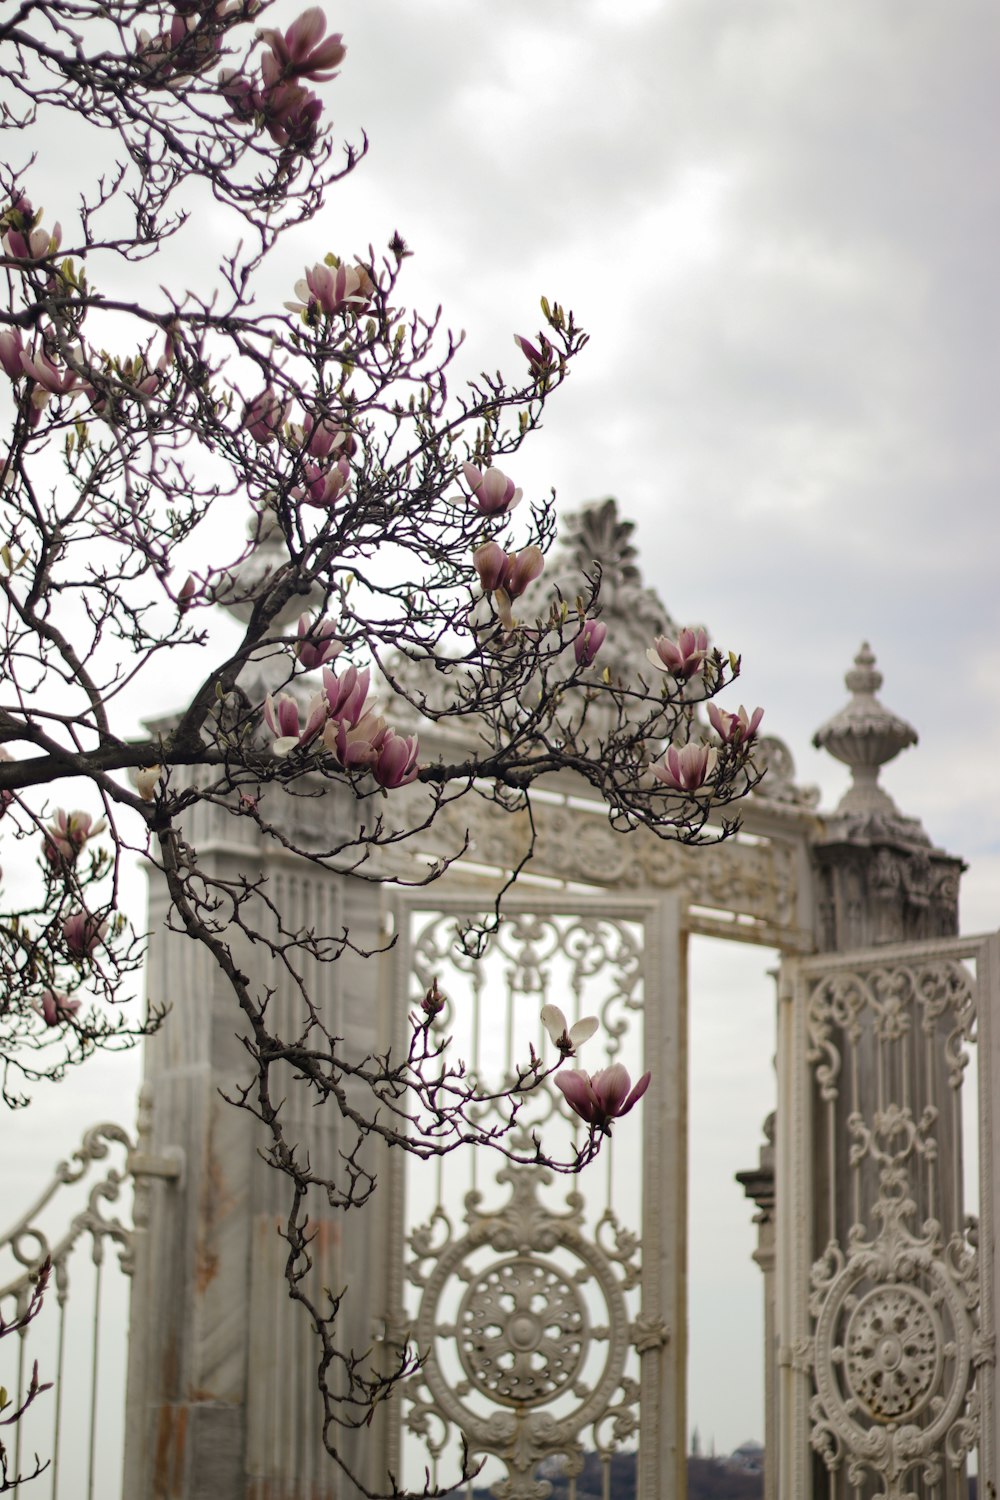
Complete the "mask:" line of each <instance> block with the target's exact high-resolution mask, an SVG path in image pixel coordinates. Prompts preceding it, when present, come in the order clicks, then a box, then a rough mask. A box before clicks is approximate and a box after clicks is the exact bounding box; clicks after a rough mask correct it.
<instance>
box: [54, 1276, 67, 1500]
mask: <svg viewBox="0 0 1000 1500" xmlns="http://www.w3.org/2000/svg"><path fill="white" fill-rule="evenodd" d="M56 1274H57V1275H58V1272H57V1273H56ZM56 1295H57V1297H58V1301H59V1343H58V1345H57V1347H56V1378H55V1381H54V1385H55V1397H56V1399H55V1409H56V1410H55V1427H54V1431H53V1436H52V1500H57V1497H58V1494H59V1442H60V1438H61V1434H62V1392H63V1354H64V1352H65V1348H66V1295H67V1294H66V1293H65V1292H63V1293H61V1294H60V1293H59V1292H57V1293H56Z"/></svg>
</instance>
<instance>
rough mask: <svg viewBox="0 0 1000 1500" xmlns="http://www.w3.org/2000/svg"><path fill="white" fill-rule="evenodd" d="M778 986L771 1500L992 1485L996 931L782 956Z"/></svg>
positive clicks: (983, 1492)
mask: <svg viewBox="0 0 1000 1500" xmlns="http://www.w3.org/2000/svg"><path fill="white" fill-rule="evenodd" d="M781 1002H782V1003H781V1005H780V1012H779V1104H778V1141H777V1151H778V1156H777V1176H778V1182H779V1184H780V1189H781V1190H780V1192H779V1195H778V1264H779V1268H782V1269H783V1272H784V1274H783V1276H782V1277H781V1284H780V1291H779V1297H780V1301H779V1305H778V1308H777V1325H778V1332H777V1336H778V1345H779V1349H778V1360H779V1366H780V1373H779V1381H780V1392H779V1411H780V1416H781V1432H780V1449H781V1451H780V1456H779V1474H780V1495H781V1497H782V1500H810V1497H812V1496H813V1495H816V1496H817V1497H818V1496H820V1495H828V1496H830V1497H831V1500H860V1497H869V1496H881V1497H886V1500H911V1497H917V1496H920V1497H923V1496H926V1497H930V1500H964V1497H965V1496H967V1495H968V1493H969V1489H968V1474H969V1472H970V1471H972V1472H978V1485H979V1488H978V1494H979V1496H981V1497H985V1496H990V1495H995V1494H996V1489H995V1485H996V1483H997V1430H996V1424H997V1412H996V1402H995V1361H996V1352H995V1340H994V1308H995V1305H996V1291H997V1289H996V1284H995V1278H996V1267H995V1263H994V1259H995V1252H994V1247H995V1243H996V1230H997V1222H996V1214H997V1196H998V1195H997V1185H996V1181H995V1176H996V1164H995V1153H994V1150H993V1132H994V1102H993V1096H994V1091H995V1090H996V1088H997V1086H998V1083H1000V1035H998V1034H997V1033H998V1030H1000V1025H998V1022H1000V940H998V939H997V938H969V939H958V938H955V939H950V940H944V941H938V942H932V943H922V944H916V943H909V944H903V945H899V946H897V947H890V948H877V949H871V950H867V951H865V952H859V953H848V954H842V955H836V956H834V955H824V956H823V957H821V958H815V959H804V960H793V961H790V962H788V963H787V964H786V965H785V966H784V967H783V970H782V980H781ZM963 1121H964V1137H965V1143H966V1144H965V1153H964V1157H965V1158H967V1159H964V1158H963ZM977 1137H978V1153H977V1152H976V1150H975V1142H976V1140H977ZM977 1155H978V1171H977V1170H976V1167H977V1161H976V1157H977ZM970 1208H972V1209H975V1210H976V1212H974V1213H971V1214H970V1212H969V1210H970ZM810 1448H811V1449H812V1451H813V1455H814V1457H813V1459H812V1460H810V1456H809V1455H810Z"/></svg>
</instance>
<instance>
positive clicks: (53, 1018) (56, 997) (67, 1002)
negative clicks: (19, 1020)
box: [31, 990, 80, 1026]
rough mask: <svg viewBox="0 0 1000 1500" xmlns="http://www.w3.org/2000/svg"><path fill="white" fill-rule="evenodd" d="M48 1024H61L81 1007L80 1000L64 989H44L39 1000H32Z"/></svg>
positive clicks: (32, 1004)
mask: <svg viewBox="0 0 1000 1500" xmlns="http://www.w3.org/2000/svg"><path fill="white" fill-rule="evenodd" d="M31 1006H32V1009H33V1010H35V1011H37V1013H38V1014H39V1015H40V1016H41V1018H42V1020H43V1021H44V1022H45V1024H46V1026H61V1025H62V1023H63V1022H64V1021H68V1020H69V1018H70V1016H75V1015H76V1013H77V1011H78V1010H79V1009H80V1002H79V1000H71V999H70V997H69V996H68V995H66V994H64V993H63V991H62V990H43V991H42V993H41V995H40V996H39V997H38V999H37V1000H33V1001H32V1002H31Z"/></svg>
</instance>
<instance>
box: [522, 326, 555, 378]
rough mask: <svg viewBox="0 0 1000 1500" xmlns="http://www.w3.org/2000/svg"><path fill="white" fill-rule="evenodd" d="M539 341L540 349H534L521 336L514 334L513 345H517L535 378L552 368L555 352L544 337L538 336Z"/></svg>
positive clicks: (532, 345)
mask: <svg viewBox="0 0 1000 1500" xmlns="http://www.w3.org/2000/svg"><path fill="white" fill-rule="evenodd" d="M539 339H540V342H541V346H542V347H541V348H540V349H536V348H535V346H534V344H532V343H531V342H530V340H528V339H526V338H525V337H524V335H523V334H521V333H515V335H514V343H515V344H516V345H517V347H518V348H519V349H520V351H521V353H522V354H523V355H524V357H525V359H526V360H527V361H528V364H529V366H530V367H531V373H532V375H534V376H535V377H536V378H537V377H538V376H540V375H544V374H546V372H547V371H548V370H550V369H551V368H552V364H553V361H554V359H555V351H554V349H553V348H552V345H551V344H550V343H549V341H548V339H547V338H546V337H545V335H544V334H541V335H540V336H539Z"/></svg>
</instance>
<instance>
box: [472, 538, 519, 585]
mask: <svg viewBox="0 0 1000 1500" xmlns="http://www.w3.org/2000/svg"><path fill="white" fill-rule="evenodd" d="M472 565H473V567H474V568H475V570H476V572H477V573H478V574H479V581H480V583H481V584H482V586H483V589H484V591H485V592H486V593H487V594H491V593H492V592H493V591H494V589H499V588H503V586H504V583H505V581H506V578H507V573H508V570H509V568H510V559H509V558H508V556H507V554H506V552H505V551H504V550H503V548H502V547H501V546H500V543H499V542H483V544H482V546H481V547H477V548H476V550H475V551H474V552H473V554H472Z"/></svg>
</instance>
